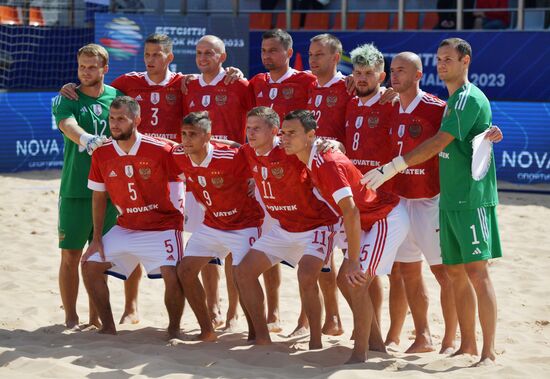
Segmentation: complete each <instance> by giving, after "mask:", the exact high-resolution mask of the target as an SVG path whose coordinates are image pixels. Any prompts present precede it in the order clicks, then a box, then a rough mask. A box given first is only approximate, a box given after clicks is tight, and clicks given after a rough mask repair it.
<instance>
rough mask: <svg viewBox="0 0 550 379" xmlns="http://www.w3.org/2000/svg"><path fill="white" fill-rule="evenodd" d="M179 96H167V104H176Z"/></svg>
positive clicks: (172, 94) (173, 94)
mask: <svg viewBox="0 0 550 379" xmlns="http://www.w3.org/2000/svg"><path fill="white" fill-rule="evenodd" d="M176 100H177V96H176V94H175V93H168V94H166V102H167V103H168V104H170V105H174V104H176Z"/></svg>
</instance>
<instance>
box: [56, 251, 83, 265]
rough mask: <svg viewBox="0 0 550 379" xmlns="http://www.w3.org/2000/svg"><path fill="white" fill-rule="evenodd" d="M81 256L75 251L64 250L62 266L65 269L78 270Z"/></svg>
mask: <svg viewBox="0 0 550 379" xmlns="http://www.w3.org/2000/svg"><path fill="white" fill-rule="evenodd" d="M80 257H81V254H80V252H79V251H75V250H62V252H61V266H62V267H63V268H73V269H76V268H78V265H79V264H80Z"/></svg>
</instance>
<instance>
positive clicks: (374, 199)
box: [282, 110, 409, 363]
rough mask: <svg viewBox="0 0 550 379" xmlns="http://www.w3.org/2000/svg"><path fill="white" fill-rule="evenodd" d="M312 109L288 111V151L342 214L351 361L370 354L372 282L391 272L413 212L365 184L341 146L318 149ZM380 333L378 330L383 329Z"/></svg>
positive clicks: (342, 277)
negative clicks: (345, 248) (304, 167)
mask: <svg viewBox="0 0 550 379" xmlns="http://www.w3.org/2000/svg"><path fill="white" fill-rule="evenodd" d="M316 127H317V123H316V121H315V118H314V117H313V115H312V113H311V112H309V111H305V110H298V111H293V112H290V113H288V114H287V115H286V116H285V120H284V122H283V127H282V141H283V146H284V148H285V151H286V153H287V154H296V156H297V157H298V159H300V160H301V161H302V162H303V163H305V164H306V166H307V168H308V170H309V172H310V175H311V179H312V181H313V184H314V185H315V186H316V187H317V188H318V189H319V191H320V193H321V195H322V196H323V198H324V199H325V200H326V201H327V202H328V203H329V204H330V205H331V206H332V208H333V209H335V210H336V211H338V213H339V214H340V215H341V216H342V217H343V220H344V229H345V233H346V237H347V243H348V246H347V254H346V257H345V259H344V262H343V263H342V266H341V267H340V271H339V273H338V287H339V288H340V290H341V291H342V294H343V295H344V297H345V298H346V300H347V301H348V303H349V304H350V307H351V310H352V312H353V327H354V336H355V344H354V348H353V352H352V355H351V358H350V359H349V360H348V363H357V362H364V361H365V360H366V359H367V350H368V347H369V346H368V345H369V343H368V341H369V335H370V332H371V331H370V329H371V326H372V322H373V306H372V302H371V299H370V297H369V292H368V287H369V285H370V283H371V282H372V280H373V278H374V276H375V275H387V274H389V273H390V272H391V268H392V265H393V262H394V260H395V255H396V253H397V248H398V247H399V245H401V243H402V242H403V240H404V239H405V237H406V235H407V232H408V230H409V217H408V215H407V212H406V210H405V208H404V206H403V205H402V204H401V203H400V202H399V198H398V197H397V196H395V195H393V194H389V193H385V192H382V191H379V192H375V191H372V190H368V189H366V188H365V187H363V186H362V185H361V184H360V182H359V181H360V179H361V177H362V175H361V172H360V171H359V170H358V169H357V168H356V167H355V166H354V165H353V163H351V161H350V160H349V159H348V158H347V157H346V156H345V155H344V154H342V153H341V152H338V151H327V152H321V151H318V149H317V147H316V145H317V142H316V137H315V129H316ZM378 333H379V331H378Z"/></svg>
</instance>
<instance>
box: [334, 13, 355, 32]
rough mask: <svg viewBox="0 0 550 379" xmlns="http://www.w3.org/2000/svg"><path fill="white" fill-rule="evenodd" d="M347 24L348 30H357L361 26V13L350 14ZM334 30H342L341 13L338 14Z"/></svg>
mask: <svg viewBox="0 0 550 379" xmlns="http://www.w3.org/2000/svg"><path fill="white" fill-rule="evenodd" d="M347 22H348V25H347V28H348V29H350V30H353V29H357V26H358V25H359V13H348V17H347ZM333 29H342V15H341V14H340V13H337V14H336V19H335V21H334V26H333Z"/></svg>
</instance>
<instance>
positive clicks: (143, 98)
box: [61, 34, 184, 323]
mask: <svg viewBox="0 0 550 379" xmlns="http://www.w3.org/2000/svg"><path fill="white" fill-rule="evenodd" d="M173 59H174V54H173V53H172V40H171V39H170V37H168V36H166V35H163V34H151V35H150V36H148V37H147V38H146V39H145V45H144V55H143V60H144V63H145V68H146V71H144V72H130V73H127V74H124V75H121V76H119V77H118V78H116V79H115V80H113V82H112V83H111V85H112V86H113V87H115V88H116V89H118V90H120V91H122V92H123V93H124V94H126V95H128V96H131V97H133V98H134V99H136V100H137V101H138V103H139V104H140V105H141V123H140V124H139V126H138V128H139V131H140V133H142V134H145V135H148V136H151V137H160V138H163V139H167V140H172V141H176V142H179V141H180V140H181V135H180V127H181V119H182V117H183V108H182V105H181V102H182V94H181V90H180V87H181V82H182V78H183V75H182V74H181V73H174V72H171V71H170V70H169V68H168V67H169V65H170V63H171V62H172V60H173ZM74 86H75V85H74V84H67V85H65V86H64V87H63V89H62V90H61V94H62V95H63V96H66V97H68V98H71V99H78V94H77V93H76V92H74ZM170 198H171V199H172V202H173V203H174V206H175V207H176V208H177V209H180V211H181V212H182V213H183V211H184V185H183V182H182V181H181V180H180V179H179V178H177V177H173V178H170ZM140 278H141V266H139V265H138V266H137V267H136V270H135V271H134V272H133V273H132V275H131V276H130V277H129V278H128V280H127V281H125V292H126V304H125V310H124V314H123V316H122V318H121V320H120V322H121V323H126V322H129V323H137V322H138V321H139V315H138V307H137V296H138V286H139V280H140Z"/></svg>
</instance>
